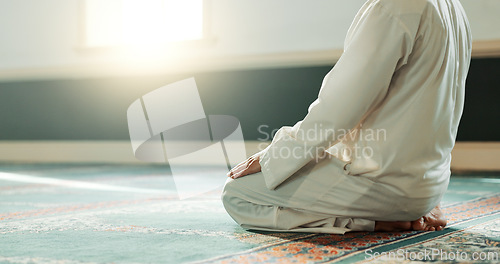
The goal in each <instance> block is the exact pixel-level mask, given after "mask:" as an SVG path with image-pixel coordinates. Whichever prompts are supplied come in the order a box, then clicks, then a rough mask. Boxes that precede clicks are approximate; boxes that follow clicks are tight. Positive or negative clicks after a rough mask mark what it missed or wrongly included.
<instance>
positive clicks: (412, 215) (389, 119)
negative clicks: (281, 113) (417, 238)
mask: <svg viewBox="0 0 500 264" xmlns="http://www.w3.org/2000/svg"><path fill="white" fill-rule="evenodd" d="M470 56H471V34H470V28H469V24H468V21H467V17H466V15H465V12H464V10H463V8H462V6H461V4H460V2H459V0H368V1H367V2H366V3H365V4H364V5H363V7H362V8H361V10H360V11H359V12H358V14H357V15H356V17H355V19H354V21H353V23H352V25H351V27H350V29H349V32H348V34H347V37H346V41H345V46H344V53H343V55H342V56H341V58H340V59H339V61H338V62H337V63H336V65H335V66H334V68H333V69H332V70H331V71H330V72H329V73H328V74H327V75H326V76H325V78H324V80H323V84H322V87H321V90H320V92H319V95H318V99H317V100H316V101H315V102H313V103H312V104H311V106H310V107H309V111H308V114H307V115H306V117H305V118H304V119H303V120H302V121H300V122H298V123H297V124H295V125H294V126H293V127H286V126H285V127H282V128H281V129H280V130H279V131H278V132H277V133H276V135H275V136H274V138H273V141H272V143H271V144H270V145H269V147H267V148H266V149H265V150H263V151H261V152H259V153H257V154H255V155H253V156H252V157H250V158H249V159H248V160H246V161H244V162H242V163H240V164H239V165H237V166H236V167H235V168H233V169H232V170H231V171H230V172H229V174H228V176H229V177H230V179H228V181H227V182H226V185H225V187H224V192H223V196H222V199H223V203H224V206H225V208H226V210H227V212H228V213H229V214H230V215H231V217H232V218H233V219H234V220H235V221H236V222H237V223H239V224H240V225H241V226H242V227H244V228H247V229H257V230H269V231H294V232H323V233H344V232H347V231H373V230H379V231H395V230H410V229H413V230H431V231H432V230H441V229H443V228H444V226H445V225H446V219H445V218H444V217H443V215H442V213H441V211H440V209H439V202H440V200H441V198H442V196H443V194H444V192H445V191H446V189H447V186H448V181H449V177H450V162H451V150H452V148H453V146H454V144H455V138H456V134H457V129H458V124H459V121H460V117H461V115H462V110H463V104H464V95H465V79H466V75H467V72H468V68H469V63H470ZM243 176H246V177H243Z"/></svg>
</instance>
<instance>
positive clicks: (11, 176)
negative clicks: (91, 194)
mask: <svg viewBox="0 0 500 264" xmlns="http://www.w3.org/2000/svg"><path fill="white" fill-rule="evenodd" d="M0 180H3V181H12V182H26V183H35V184H47V185H55V186H62V187H68V188H76V189H87V190H94V191H111V192H132V193H147V194H165V193H166V191H165V190H159V189H144V188H134V187H126V186H115V185H109V184H99V183H91V182H84V181H74V180H63V179H56V178H47V177H37V176H29V175H22V174H16V173H8V172H0Z"/></svg>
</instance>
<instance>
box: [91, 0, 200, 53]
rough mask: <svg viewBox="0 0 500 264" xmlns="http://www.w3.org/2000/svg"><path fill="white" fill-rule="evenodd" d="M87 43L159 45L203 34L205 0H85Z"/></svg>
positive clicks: (198, 36) (97, 45) (192, 38)
mask: <svg viewBox="0 0 500 264" xmlns="http://www.w3.org/2000/svg"><path fill="white" fill-rule="evenodd" d="M84 12H85V15H84V17H85V22H84V25H85V31H84V32H85V44H84V45H85V46H86V47H106V46H124V45H159V44H165V43H169V42H178V41H185V40H195V39H201V38H202V37H203V0H105V1H104V0H86V1H85V8H84Z"/></svg>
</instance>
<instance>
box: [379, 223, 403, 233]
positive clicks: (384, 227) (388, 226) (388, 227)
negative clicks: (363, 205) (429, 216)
mask: <svg viewBox="0 0 500 264" xmlns="http://www.w3.org/2000/svg"><path fill="white" fill-rule="evenodd" d="M411 228H412V226H411V222H410V221H397V222H386V221H376V222H375V231H379V232H398V231H408V230H412V229H411Z"/></svg>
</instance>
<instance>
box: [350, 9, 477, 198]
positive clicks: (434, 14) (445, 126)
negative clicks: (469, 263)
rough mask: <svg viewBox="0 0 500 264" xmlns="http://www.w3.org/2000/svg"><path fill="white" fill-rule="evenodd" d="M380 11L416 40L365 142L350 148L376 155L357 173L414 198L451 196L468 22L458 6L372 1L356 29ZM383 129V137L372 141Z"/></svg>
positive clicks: (360, 162)
mask: <svg viewBox="0 0 500 264" xmlns="http://www.w3.org/2000/svg"><path fill="white" fill-rule="evenodd" d="M373 5H378V6H379V7H380V9H383V10H384V12H386V15H391V16H394V18H395V20H396V21H398V22H399V23H400V24H401V25H400V26H401V27H403V28H405V31H406V33H407V34H408V36H409V37H408V39H407V43H405V45H406V49H407V50H406V51H405V52H404V53H405V56H403V58H402V60H403V61H400V63H398V68H397V69H396V71H395V73H394V75H393V76H392V80H391V83H390V86H389V89H388V91H387V94H386V95H385V98H384V99H383V100H381V103H380V104H379V105H378V106H377V107H374V108H373V109H372V112H370V113H369V114H368V115H367V116H366V119H365V120H364V121H363V122H362V127H361V130H360V133H359V135H358V138H357V139H355V140H354V141H353V142H344V143H345V145H346V146H348V147H347V148H349V149H350V150H351V153H354V150H353V149H354V148H356V149H358V150H363V149H370V150H372V151H373V152H372V153H373V155H366V153H364V154H365V155H352V157H351V159H352V160H351V164H350V174H352V175H360V176H363V177H372V178H376V180H377V181H378V182H383V183H386V184H388V185H390V186H393V187H394V191H395V192H397V193H400V195H402V196H406V197H429V196H433V195H435V194H436V193H443V192H444V191H445V189H446V187H447V183H448V179H449V174H450V162H451V154H450V153H451V150H452V148H453V146H454V143H455V138H456V133H457V129H458V124H459V121H460V117H461V114H462V109H463V104H464V96H465V78H466V75H467V71H468V67H469V61H470V50H471V35H470V29H469V25H468V22H467V18H466V16H465V13H464V11H463V9H462V6H461V4H460V3H459V1H458V0H404V1H403V0H370V1H368V2H367V3H366V4H365V6H364V9H365V12H363V11H360V12H359V13H358V18H357V19H355V22H354V23H353V25H352V26H351V30H355V29H356V28H357V25H356V23H357V21H359V20H362V18H359V16H367V15H369V14H368V12H376V11H377V10H376V9H375V8H374V7H373ZM350 34H352V33H349V34H348V38H347V41H346V46H347V49H349V47H348V45H349V44H348V43H349V38H350V37H351V36H350ZM380 34H384V29H381V32H380ZM367 44H368V45H369V43H367ZM394 52H399V51H397V50H396V51H394ZM368 59H369V58H368ZM372 63H373V67H378V63H383V62H377V61H372ZM368 74H369V73H368ZM360 78H363V76H360ZM382 130H383V131H384V134H383V138H381V137H378V138H373V137H367V135H368V134H367V132H370V133H373V132H374V131H382ZM363 132H364V136H363Z"/></svg>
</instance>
